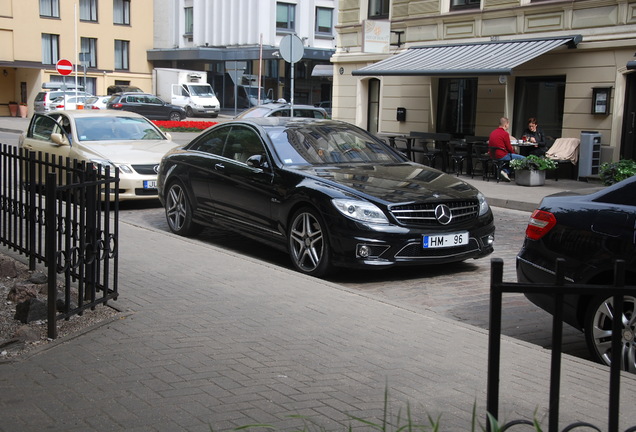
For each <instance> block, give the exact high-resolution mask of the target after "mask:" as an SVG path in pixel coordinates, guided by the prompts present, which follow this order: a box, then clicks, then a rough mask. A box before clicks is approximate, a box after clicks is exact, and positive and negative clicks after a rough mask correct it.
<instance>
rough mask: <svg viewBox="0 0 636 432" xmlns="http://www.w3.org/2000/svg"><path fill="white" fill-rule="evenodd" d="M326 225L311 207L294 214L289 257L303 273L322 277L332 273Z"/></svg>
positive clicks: (289, 232)
mask: <svg viewBox="0 0 636 432" xmlns="http://www.w3.org/2000/svg"><path fill="white" fill-rule="evenodd" d="M325 227H326V224H325V223H324V222H323V220H322V217H321V216H320V214H318V212H317V211H315V210H313V209H310V208H309V207H306V208H302V209H300V210H298V211H297V212H296V213H294V216H293V217H292V218H291V224H290V226H289V231H288V233H287V238H288V242H289V245H288V246H289V255H290V257H291V259H292V263H293V264H294V267H296V269H297V270H298V271H300V272H301V273H305V274H307V275H310V276H315V277H322V276H325V275H326V274H328V273H329V272H330V271H331V263H330V254H331V247H330V246H329V239H328V236H327V231H326V229H325Z"/></svg>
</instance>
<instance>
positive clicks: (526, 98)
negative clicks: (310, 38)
mask: <svg viewBox="0 0 636 432" xmlns="http://www.w3.org/2000/svg"><path fill="white" fill-rule="evenodd" d="M336 30H337V40H336V44H337V49H336V53H335V55H334V56H333V58H332V62H333V64H334V70H335V73H334V86H333V92H334V98H333V100H334V109H333V115H334V117H335V118H338V119H341V120H345V121H349V122H352V123H354V124H357V125H359V126H361V127H363V128H366V129H368V130H370V131H372V132H391V133H404V134H408V133H409V132H411V131H423V132H443V133H450V134H452V135H453V136H456V137H458V138H461V137H463V136H487V135H488V134H489V133H490V132H491V131H492V130H493V129H494V128H495V127H496V126H497V124H498V119H499V118H500V117H502V116H505V117H508V118H510V119H511V121H512V126H511V133H512V134H513V135H516V136H520V135H521V134H522V131H523V130H524V128H525V126H526V124H527V120H528V118H529V117H536V118H537V119H538V121H539V125H540V127H542V128H543V130H544V132H545V133H546V135H548V136H550V137H552V138H558V137H577V138H578V137H580V135H581V132H583V131H594V132H598V133H600V134H601V142H602V146H601V150H602V154H601V159H602V161H609V160H617V159H619V158H630V159H635V158H636V148H635V146H636V144H635V139H634V132H635V131H634V128H635V127H636V125H635V122H634V118H635V116H636V106H635V105H636V75H634V74H633V73H632V72H633V71H632V67H633V66H634V63H633V60H634V55H635V52H636V1H634V0H567V1H564V0H342V1H341V3H340V8H339V19H338V25H337V27H336ZM398 111H399V112H400V114H401V115H400V116H398V115H397V113H398Z"/></svg>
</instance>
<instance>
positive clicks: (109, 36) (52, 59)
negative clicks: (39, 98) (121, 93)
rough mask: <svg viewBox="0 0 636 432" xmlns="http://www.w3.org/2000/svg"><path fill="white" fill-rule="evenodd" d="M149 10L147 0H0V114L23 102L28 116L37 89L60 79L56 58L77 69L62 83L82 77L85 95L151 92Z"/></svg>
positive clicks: (151, 40)
mask: <svg viewBox="0 0 636 432" xmlns="http://www.w3.org/2000/svg"><path fill="white" fill-rule="evenodd" d="M152 9H153V2H152V1H151V0H142V1H132V0H75V1H67V0H3V1H2V2H0V116H3V115H4V116H6V115H9V108H8V104H9V102H12V101H15V102H18V103H20V102H22V103H26V104H27V105H28V107H29V115H31V114H32V113H33V102H34V100H35V96H36V95H37V94H38V92H40V91H42V85H43V84H44V83H48V82H62V81H63V80H64V78H63V77H62V75H60V74H59V73H58V72H57V70H56V63H57V61H58V60H59V59H67V60H69V61H70V62H71V63H73V65H79V67H76V68H75V69H76V70H75V71H73V72H72V73H71V75H69V76H68V77H66V83H67V84H75V83H76V82H77V83H78V84H79V85H83V84H84V79H85V78H86V90H87V91H88V92H90V93H93V94H97V95H105V94H106V92H107V88H108V86H110V85H114V84H129V85H134V86H137V87H140V88H141V89H142V90H144V91H151V90H152V65H151V63H149V62H148V60H147V56H146V52H147V50H149V49H152V48H153V46H152V44H153V22H152V16H153V14H152ZM81 53H83V54H82V55H81V56H80V54H81ZM82 60H83V61H82ZM83 64H86V73H84V67H83Z"/></svg>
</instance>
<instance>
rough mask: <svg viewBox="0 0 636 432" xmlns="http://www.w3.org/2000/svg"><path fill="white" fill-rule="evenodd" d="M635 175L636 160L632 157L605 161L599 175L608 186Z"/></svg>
mask: <svg viewBox="0 0 636 432" xmlns="http://www.w3.org/2000/svg"><path fill="white" fill-rule="evenodd" d="M633 175H636V161H633V160H631V159H622V160H619V161H618V162H605V163H603V164H601V166H600V168H599V177H600V178H601V180H602V181H603V184H604V185H606V186H609V185H613V184H614V183H618V182H619V181H622V180H625V179H626V178H629V177H631V176H633Z"/></svg>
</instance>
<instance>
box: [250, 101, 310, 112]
mask: <svg viewBox="0 0 636 432" xmlns="http://www.w3.org/2000/svg"><path fill="white" fill-rule="evenodd" d="M291 106H292V105H291V104H290V103H288V102H286V103H280V102H270V103H266V104H261V105H257V106H256V108H269V109H272V110H275V109H278V108H291ZM294 108H298V109H313V110H319V111H320V109H318V107H315V106H313V105H299V104H294Z"/></svg>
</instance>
